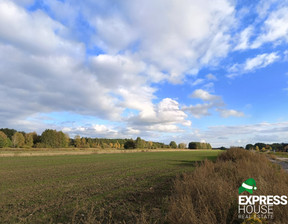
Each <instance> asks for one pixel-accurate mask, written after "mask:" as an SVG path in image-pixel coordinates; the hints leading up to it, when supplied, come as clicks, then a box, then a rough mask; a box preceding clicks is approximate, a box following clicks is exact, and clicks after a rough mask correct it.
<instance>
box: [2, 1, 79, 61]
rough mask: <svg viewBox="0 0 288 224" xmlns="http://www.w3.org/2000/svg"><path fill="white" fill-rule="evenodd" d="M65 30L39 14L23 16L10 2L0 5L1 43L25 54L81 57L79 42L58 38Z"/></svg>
mask: <svg viewBox="0 0 288 224" xmlns="http://www.w3.org/2000/svg"><path fill="white" fill-rule="evenodd" d="M65 29H66V28H65V27H64V26H63V25H62V24H60V23H58V22H56V21H54V20H52V19H51V18H50V17H48V16H47V15H46V14H45V13H43V12H42V11H35V12H32V13H30V14H29V13H27V12H26V11H25V10H24V9H23V8H21V7H19V6H17V5H15V4H13V3H12V2H10V1H6V0H3V1H1V2H0V36H1V39H2V41H3V40H4V42H5V43H8V44H11V45H13V46H14V47H17V48H21V49H22V50H25V51H27V54H44V55H46V54H53V53H57V54H69V55H70V56H75V57H83V53H84V51H83V50H84V49H83V45H82V44H80V43H76V42H72V41H69V40H66V39H63V38H61V37H60V36H58V35H56V33H58V34H61V33H65V32H66V31H65Z"/></svg>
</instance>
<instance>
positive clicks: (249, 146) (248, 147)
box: [245, 144, 254, 150]
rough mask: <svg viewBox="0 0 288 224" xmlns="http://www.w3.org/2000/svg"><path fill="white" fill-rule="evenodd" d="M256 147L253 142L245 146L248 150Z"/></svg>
mask: <svg viewBox="0 0 288 224" xmlns="http://www.w3.org/2000/svg"><path fill="white" fill-rule="evenodd" d="M253 148H254V146H253V145H252V144H247V145H246V146H245V149H247V150H251V149H253Z"/></svg>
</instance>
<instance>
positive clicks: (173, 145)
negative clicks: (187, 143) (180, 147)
mask: <svg viewBox="0 0 288 224" xmlns="http://www.w3.org/2000/svg"><path fill="white" fill-rule="evenodd" d="M169 146H170V148H171V149H177V144H176V142H175V141H171V142H170V143H169Z"/></svg>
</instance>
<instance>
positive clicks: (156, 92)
mask: <svg viewBox="0 0 288 224" xmlns="http://www.w3.org/2000/svg"><path fill="white" fill-rule="evenodd" d="M287 46H288V1H286V0H284V1H280V0H266V1H235V0H233V1H232V0H231V1H230V0H153V1H152V0H146V1H137V0H136V1H135V0H123V1H114V0H106V1H100V0H96V1H95V0H93V1H92V0H85V1H80V2H79V1H76V0H62V1H60V0H47V1H34V0H17V1H16V0H15V1H13V0H0V126H1V127H3V128H4V127H8V128H15V129H17V130H23V131H26V132H29V131H37V132H38V133H39V134H41V132H42V131H43V130H45V129H47V128H52V129H57V130H63V131H64V132H66V133H67V134H69V135H70V136H71V137H73V136H75V135H76V134H79V135H81V136H89V137H107V138H126V137H127V138H130V137H132V138H136V137H137V136H140V137H142V138H144V139H146V140H153V141H159V142H165V143H169V142H170V141H171V140H175V141H176V142H177V143H180V142H185V143H188V142H190V141H203V142H209V143H211V144H212V146H214V147H219V146H238V145H240V146H245V144H247V143H256V142H266V143H272V142H287V139H288V113H287V111H288V104H287V100H288V49H287Z"/></svg>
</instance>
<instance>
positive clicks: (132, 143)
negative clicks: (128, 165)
mask: <svg viewBox="0 0 288 224" xmlns="http://www.w3.org/2000/svg"><path fill="white" fill-rule="evenodd" d="M124 148H125V149H135V148H136V143H135V141H134V140H133V139H128V140H127V141H126V142H125V143H124Z"/></svg>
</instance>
